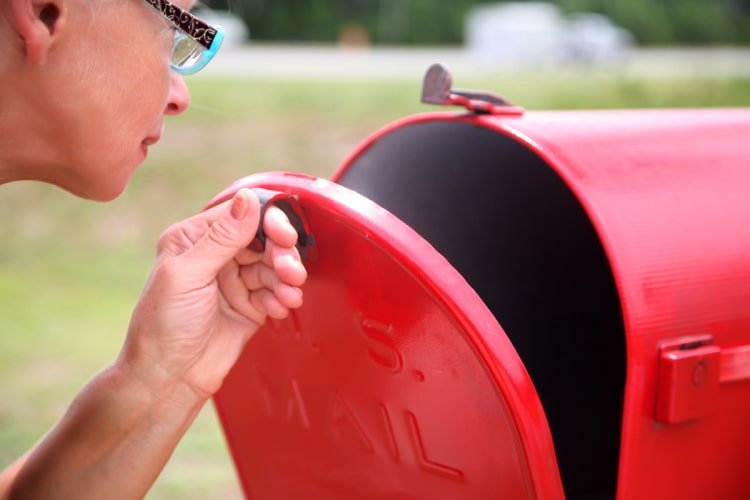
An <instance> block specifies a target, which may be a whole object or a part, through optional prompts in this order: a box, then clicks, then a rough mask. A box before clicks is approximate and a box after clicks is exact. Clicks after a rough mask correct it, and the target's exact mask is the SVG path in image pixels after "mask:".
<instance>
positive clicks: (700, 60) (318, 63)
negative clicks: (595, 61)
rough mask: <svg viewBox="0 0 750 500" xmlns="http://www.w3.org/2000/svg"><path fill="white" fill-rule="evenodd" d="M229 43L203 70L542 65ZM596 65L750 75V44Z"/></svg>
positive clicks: (342, 72)
mask: <svg viewBox="0 0 750 500" xmlns="http://www.w3.org/2000/svg"><path fill="white" fill-rule="evenodd" d="M226 49H227V50H223V51H221V52H219V54H218V55H217V57H216V58H215V60H214V61H212V62H211V64H209V65H208V67H207V68H206V71H205V72H204V74H206V75H207V76H210V75H213V76H219V75H224V76H257V77H269V78H306V79H309V78H313V79H317V78H320V79H331V78H334V79H337V78H367V79H371V78H398V79H421V78H422V76H423V75H424V72H425V70H426V69H427V67H429V66H430V65H431V64H432V63H435V62H441V63H443V64H445V65H446V66H448V67H449V68H450V69H451V71H452V72H453V74H454V75H456V76H461V77H462V78H472V77H481V76H484V75H495V74H498V73H512V72H518V71H522V72H530V71H537V70H539V69H540V68H535V67H531V66H521V65H499V64H496V63H495V64H493V63H490V62H488V61H480V60H477V59H475V58H473V57H472V56H471V55H470V54H469V53H468V52H466V51H464V50H462V49H459V48H447V49H437V48H424V49H423V48H420V49H410V48H375V49H352V48H350V49H345V48H338V47H335V46H314V45H299V46H295V45H264V44H251V45H248V46H247V47H228V48H226ZM541 69H542V70H544V71H552V70H555V71H576V70H581V69H586V70H587V69H590V66H587V65H581V64H579V65H574V64H565V65H559V66H558V67H555V68H552V67H549V66H547V67H544V68H541ZM596 69H597V70H602V71H608V72H613V73H616V74H622V75H625V76H633V77H650V78H705V77H747V76H750V49H745V48H695V49H693V48H690V49H687V48H675V49H636V50H634V51H633V52H632V53H631V54H630V55H629V56H628V58H627V59H626V60H625V61H623V62H620V63H614V62H612V63H609V64H604V65H599V66H596Z"/></svg>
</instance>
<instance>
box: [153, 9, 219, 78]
mask: <svg viewBox="0 0 750 500" xmlns="http://www.w3.org/2000/svg"><path fill="white" fill-rule="evenodd" d="M146 3H147V4H149V5H150V6H151V7H153V8H154V9H155V10H156V11H157V12H159V14H161V15H162V16H164V18H165V19H166V20H167V21H169V22H170V23H171V24H172V25H174V27H175V28H177V29H176V30H175V35H174V46H173V48H172V69H173V70H174V71H176V72H177V73H180V74H183V75H192V74H193V73H197V72H198V71H200V70H201V69H203V67H204V66H206V64H208V61H210V60H211V59H212V58H213V57H214V55H216V52H218V50H219V47H221V42H223V41H224V30H223V29H222V28H221V27H220V26H211V25H209V24H207V23H205V22H203V21H201V20H200V19H198V18H197V17H195V16H194V15H192V14H191V13H190V12H188V11H186V10H184V9H181V8H179V7H177V6H176V5H172V4H171V3H170V2H168V1H167V0H146Z"/></svg>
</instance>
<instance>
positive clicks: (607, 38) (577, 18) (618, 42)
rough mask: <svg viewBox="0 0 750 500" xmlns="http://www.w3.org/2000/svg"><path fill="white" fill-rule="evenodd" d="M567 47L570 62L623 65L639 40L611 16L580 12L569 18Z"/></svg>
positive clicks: (565, 43) (566, 54) (565, 42)
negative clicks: (617, 24)
mask: <svg viewBox="0 0 750 500" xmlns="http://www.w3.org/2000/svg"><path fill="white" fill-rule="evenodd" d="M563 46H564V48H565V54H564V57H565V59H566V61H572V62H584V63H594V64H596V63H607V62H619V61H622V60H624V59H625V58H626V57H627V55H628V52H629V51H630V50H631V49H632V48H633V47H634V46H635V39H634V38H633V35H632V34H630V32H629V31H627V30H625V29H623V28H620V27H619V26H616V25H615V24H613V23H612V21H611V20H610V19H609V18H608V17H607V16H603V15H601V14H590V13H577V14H571V15H570V16H568V19H567V29H566V30H565V41H564V44H563Z"/></svg>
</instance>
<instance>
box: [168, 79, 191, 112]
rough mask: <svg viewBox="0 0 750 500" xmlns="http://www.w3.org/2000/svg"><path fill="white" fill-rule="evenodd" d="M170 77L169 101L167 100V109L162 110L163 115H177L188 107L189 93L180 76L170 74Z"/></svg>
mask: <svg viewBox="0 0 750 500" xmlns="http://www.w3.org/2000/svg"><path fill="white" fill-rule="evenodd" d="M171 77H172V81H171V84H170V87H169V99H168V100H167V108H166V109H165V110H164V114H167V115H179V114H180V113H182V112H183V111H185V110H186V109H187V107H188V106H189V105H190V91H189V90H188V88H187V85H185V80H184V79H183V78H182V76H181V75H179V74H177V73H175V72H172V73H171Z"/></svg>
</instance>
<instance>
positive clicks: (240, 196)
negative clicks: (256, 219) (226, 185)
mask: <svg viewBox="0 0 750 500" xmlns="http://www.w3.org/2000/svg"><path fill="white" fill-rule="evenodd" d="M248 206H249V204H248V202H247V195H245V193H244V190H243V189H240V190H239V191H238V192H237V194H235V195H234V198H233V199H232V206H231V207H229V214H230V215H231V216H232V218H233V219H234V220H238V221H239V220H242V219H244V218H245V216H246V215H247V209H248Z"/></svg>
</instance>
